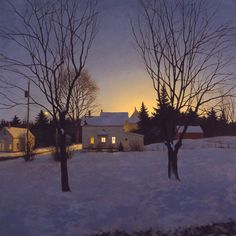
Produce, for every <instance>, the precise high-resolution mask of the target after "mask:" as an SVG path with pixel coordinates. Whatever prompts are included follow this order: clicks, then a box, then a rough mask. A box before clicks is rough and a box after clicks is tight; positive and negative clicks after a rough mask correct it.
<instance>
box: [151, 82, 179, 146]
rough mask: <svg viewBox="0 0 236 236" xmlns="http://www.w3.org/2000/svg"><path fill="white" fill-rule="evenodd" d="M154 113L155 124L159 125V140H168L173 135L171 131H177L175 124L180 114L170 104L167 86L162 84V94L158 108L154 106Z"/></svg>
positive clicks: (153, 122)
mask: <svg viewBox="0 0 236 236" xmlns="http://www.w3.org/2000/svg"><path fill="white" fill-rule="evenodd" d="M152 115H153V118H152V124H153V126H158V128H159V140H160V141H166V140H168V139H169V137H170V136H171V135H170V132H171V133H173V132H175V124H176V122H177V119H178V116H177V113H176V112H175V110H174V109H173V108H172V107H171V105H170V102H169V99H168V94H167V91H166V88H165V86H162V88H161V96H160V99H159V100H157V108H154V113H153V114H152Z"/></svg>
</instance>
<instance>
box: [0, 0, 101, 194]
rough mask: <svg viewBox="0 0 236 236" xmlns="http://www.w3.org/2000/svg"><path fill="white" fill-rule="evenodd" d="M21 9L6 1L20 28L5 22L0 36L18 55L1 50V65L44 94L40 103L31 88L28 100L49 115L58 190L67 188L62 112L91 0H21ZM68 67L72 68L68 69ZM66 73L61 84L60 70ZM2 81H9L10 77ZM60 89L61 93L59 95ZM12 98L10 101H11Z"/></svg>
mask: <svg viewBox="0 0 236 236" xmlns="http://www.w3.org/2000/svg"><path fill="white" fill-rule="evenodd" d="M25 5H26V10H25V11H24V12H23V13H22V12H21V11H20V10H18V9H16V8H15V6H14V5H13V4H11V7H12V9H13V10H14V13H15V15H16V16H17V17H18V20H19V21H20V25H21V27H10V26H8V27H7V28H5V29H3V30H2V31H1V37H2V38H4V39H5V40H8V41H10V42H11V45H14V47H15V48H17V50H19V52H21V53H20V54H22V55H23V56H21V57H19V56H18V55H17V54H14V55H13V56H10V55H6V54H1V67H2V69H4V70H5V71H8V72H10V73H11V75H12V74H13V73H15V74H17V77H18V78H20V77H22V79H25V80H28V81H30V82H31V84H32V87H33V88H34V89H37V97H39V95H38V94H39V93H41V96H42V97H43V98H44V99H45V101H44V102H40V100H39V99H38V98H36V97H35V96H34V94H32V93H31V95H30V96H31V100H32V101H33V103H35V104H38V105H40V106H41V107H42V108H44V109H45V110H46V111H47V112H49V113H50V114H51V116H52V117H53V120H54V122H55V124H56V129H57V132H58V134H59V140H60V142H59V145H60V154H61V158H60V161H61V184H62V191H63V192H66V191H70V187H69V181H68V171H67V158H66V141H65V140H66V139H65V137H66V134H65V117H66V116H67V115H68V113H69V110H70V104H71V100H72V99H73V89H74V86H76V84H77V81H78V80H79V79H80V77H81V74H82V71H83V69H84V67H85V64H86V61H87V57H88V53H89V50H90V48H91V45H92V42H93V40H94V37H95V34H96V22H97V11H96V1H95V0H88V1H81V0H57V1H39V0H25ZM71 72H73V73H71ZM65 73H66V74H67V75H68V76H70V77H69V80H68V84H67V87H66V90H65V89H62V87H61V86H62V85H63V83H61V78H62V74H65ZM6 82H7V86H13V87H14V88H16V87H17V88H18V89H23V88H22V87H21V86H16V85H15V86H14V84H12V82H10V81H9V80H8V81H5V83H6ZM62 91H63V97H62ZM13 103H14V101H13Z"/></svg>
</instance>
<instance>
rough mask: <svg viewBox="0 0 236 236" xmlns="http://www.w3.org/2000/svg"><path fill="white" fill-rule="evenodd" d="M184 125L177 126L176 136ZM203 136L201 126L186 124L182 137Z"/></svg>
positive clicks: (197, 137) (193, 137) (194, 137)
mask: <svg viewBox="0 0 236 236" xmlns="http://www.w3.org/2000/svg"><path fill="white" fill-rule="evenodd" d="M183 130H184V126H178V127H177V138H179V136H180V134H181V133H182V132H183ZM201 138H204V132H203V130H202V128H201V126H188V128H187V131H186V133H185V134H184V139H201Z"/></svg>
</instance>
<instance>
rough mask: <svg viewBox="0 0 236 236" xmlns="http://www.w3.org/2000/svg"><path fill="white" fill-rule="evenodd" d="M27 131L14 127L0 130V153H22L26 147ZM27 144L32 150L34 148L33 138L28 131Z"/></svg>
mask: <svg viewBox="0 0 236 236" xmlns="http://www.w3.org/2000/svg"><path fill="white" fill-rule="evenodd" d="M26 135H27V129H26V128H16V127H3V128H2V129H1V130H0V151H1V152H18V151H24V150H25V147H26V141H27V138H26ZM29 144H30V148H31V149H33V148H34V146H35V137H34V135H33V134H32V133H31V132H30V131H29Z"/></svg>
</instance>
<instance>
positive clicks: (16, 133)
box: [5, 127, 32, 138]
mask: <svg viewBox="0 0 236 236" xmlns="http://www.w3.org/2000/svg"><path fill="white" fill-rule="evenodd" d="M5 129H6V130H7V131H8V132H9V133H10V134H11V135H12V137H13V138H20V137H22V136H25V135H26V133H27V129H26V128H18V127H5ZM29 132H30V131H29ZM30 134H31V135H32V133H31V132H30Z"/></svg>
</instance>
